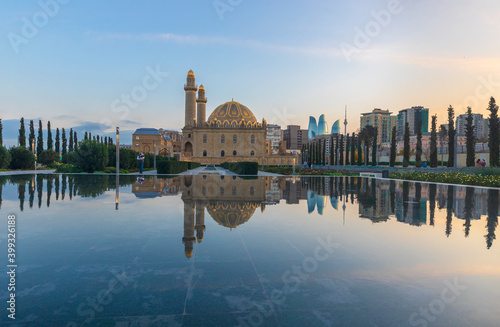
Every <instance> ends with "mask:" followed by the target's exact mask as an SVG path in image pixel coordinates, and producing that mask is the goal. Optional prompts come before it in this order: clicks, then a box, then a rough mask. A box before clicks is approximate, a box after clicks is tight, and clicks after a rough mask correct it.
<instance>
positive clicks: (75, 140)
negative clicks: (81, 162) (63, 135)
mask: <svg viewBox="0 0 500 327" xmlns="http://www.w3.org/2000/svg"><path fill="white" fill-rule="evenodd" d="M76 149H78V137H77V135H76V131H74V132H73V150H74V151H76Z"/></svg>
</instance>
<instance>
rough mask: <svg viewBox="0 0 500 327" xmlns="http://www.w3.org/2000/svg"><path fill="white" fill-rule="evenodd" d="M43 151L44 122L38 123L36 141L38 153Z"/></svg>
mask: <svg viewBox="0 0 500 327" xmlns="http://www.w3.org/2000/svg"><path fill="white" fill-rule="evenodd" d="M42 151H43V129H42V121H41V120H39V121H38V139H37V141H36V153H37V154H38V153H42Z"/></svg>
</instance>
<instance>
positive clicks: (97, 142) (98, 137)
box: [97, 135, 100, 143]
mask: <svg viewBox="0 0 500 327" xmlns="http://www.w3.org/2000/svg"><path fill="white" fill-rule="evenodd" d="M99 142H100V141H99V135H97V143H99Z"/></svg>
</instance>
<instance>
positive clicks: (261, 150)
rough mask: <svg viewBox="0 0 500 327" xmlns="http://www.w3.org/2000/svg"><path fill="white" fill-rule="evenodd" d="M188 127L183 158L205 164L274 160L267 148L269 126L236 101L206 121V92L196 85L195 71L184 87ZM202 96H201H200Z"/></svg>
mask: <svg viewBox="0 0 500 327" xmlns="http://www.w3.org/2000/svg"><path fill="white" fill-rule="evenodd" d="M184 90H185V93H186V100H185V123H184V128H183V129H182V155H183V158H184V159H185V160H189V161H195V162H199V163H201V164H220V163H223V162H241V161H255V162H260V160H261V158H263V157H264V156H270V155H271V153H269V147H267V146H266V142H267V141H266V133H267V131H266V129H267V122H266V120H265V119H262V121H261V122H259V121H257V119H256V118H255V115H254V114H253V113H252V111H251V110H250V109H249V108H248V107H246V106H244V105H242V104H241V103H238V102H236V101H234V100H232V101H229V102H226V103H224V104H221V105H220V106H218V107H217V108H215V110H214V111H213V112H212V113H211V114H210V116H209V117H208V119H207V118H206V106H207V98H206V97H205V88H204V87H203V85H200V87H199V88H198V86H197V85H196V83H195V75H194V72H193V71H192V70H190V71H189V72H188V75H187V82H186V84H185V85H184ZM197 92H198V96H197V94H196V93H197Z"/></svg>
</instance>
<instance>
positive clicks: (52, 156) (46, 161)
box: [37, 150, 68, 166]
mask: <svg viewBox="0 0 500 327" xmlns="http://www.w3.org/2000/svg"><path fill="white" fill-rule="evenodd" d="M67 154H68V153H67ZM37 160H38V162H39V163H41V164H42V165H45V166H48V165H50V164H51V163H54V162H58V161H59V153H57V152H55V151H54V150H45V151H42V152H40V154H38V157H37Z"/></svg>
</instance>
